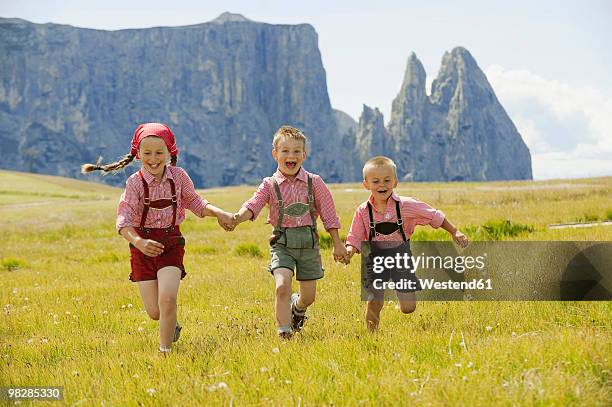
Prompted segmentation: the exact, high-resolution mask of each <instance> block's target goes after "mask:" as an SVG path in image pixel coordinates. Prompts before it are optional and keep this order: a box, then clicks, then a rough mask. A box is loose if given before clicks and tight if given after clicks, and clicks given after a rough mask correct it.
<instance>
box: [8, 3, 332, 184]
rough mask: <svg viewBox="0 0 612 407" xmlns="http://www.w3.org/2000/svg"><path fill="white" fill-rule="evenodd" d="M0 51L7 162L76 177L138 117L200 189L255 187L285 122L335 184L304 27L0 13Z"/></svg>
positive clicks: (115, 153) (122, 141)
mask: <svg viewBox="0 0 612 407" xmlns="http://www.w3.org/2000/svg"><path fill="white" fill-rule="evenodd" d="M0 54H1V55H2V58H0V78H1V81H0V129H2V135H1V136H0V137H2V138H0V145H1V146H2V150H3V153H4V154H5V158H8V159H7V160H3V163H2V164H0V166H4V167H5V168H7V167H8V168H13V169H18V170H25V171H35V172H41V173H49V174H59V175H64V176H71V177H77V176H79V174H78V172H79V169H78V168H79V164H80V163H81V162H84V161H90V160H95V159H96V158H97V157H98V155H102V156H103V157H104V158H105V160H114V159H116V158H117V157H119V156H121V155H123V154H126V153H127V152H128V150H129V143H130V139H131V135H132V132H133V131H134V129H135V128H136V126H137V125H138V123H141V122H148V121H160V122H163V123H167V124H168V125H169V126H170V127H171V128H172V130H173V131H174V133H175V135H176V136H177V139H178V142H179V146H180V155H179V164H180V165H182V166H184V167H186V168H187V170H188V171H189V173H190V175H192V176H193V178H194V182H195V183H196V184H197V185H198V186H211V185H228V184H238V183H249V182H250V183H252V182H256V181H257V180H260V179H261V178H262V177H263V176H264V175H267V174H270V172H271V171H272V170H273V169H274V161H273V160H272V157H271V154H270V150H271V140H272V134H273V133H274V131H275V130H276V129H277V128H278V127H279V126H281V125H283V124H288V123H290V124H293V125H295V126H297V127H299V128H301V129H302V130H303V131H304V132H305V134H306V135H307V136H309V138H310V140H311V141H312V143H311V150H312V153H311V155H310V159H309V161H308V168H311V169H313V170H316V171H319V172H320V173H321V174H322V175H323V176H325V177H326V179H328V180H329V181H330V182H333V181H336V182H337V181H341V180H343V172H342V166H341V162H340V161H339V160H336V157H335V152H336V151H338V146H339V144H340V139H339V137H337V135H338V130H337V127H336V121H335V116H334V112H333V110H332V108H331V105H330V102H329V97H328V94H327V84H326V78H325V71H324V69H323V64H322V62H321V54H320V52H319V48H318V38H317V33H316V32H315V30H314V28H313V27H312V26H310V25H308V24H301V25H271V24H263V23H257V22H253V21H250V20H248V19H246V18H244V17H242V16H240V15H233V14H229V13H226V14H223V15H221V16H220V17H219V18H218V19H216V20H214V21H212V22H210V23H206V24H199V25H194V26H188V27H156V28H149V29H137V30H119V31H100V30H91V29H82V28H75V27H70V26H65V25H57V24H33V23H29V22H26V21H23V20H17V19H1V20H0ZM129 172H130V171H128V173H129ZM105 179H106V180H107V182H112V183H116V184H120V183H122V182H123V179H124V176H119V177H105Z"/></svg>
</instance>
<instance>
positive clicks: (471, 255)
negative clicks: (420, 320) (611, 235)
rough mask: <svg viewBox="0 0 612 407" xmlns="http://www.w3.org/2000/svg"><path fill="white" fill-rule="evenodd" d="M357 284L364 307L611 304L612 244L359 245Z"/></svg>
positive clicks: (390, 243) (448, 243) (410, 243)
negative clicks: (385, 303)
mask: <svg viewBox="0 0 612 407" xmlns="http://www.w3.org/2000/svg"><path fill="white" fill-rule="evenodd" d="M413 253H418V254H417V255H413ZM361 277H362V285H361V288H362V290H361V293H362V299H363V300H367V299H369V298H370V299H371V298H380V297H381V295H384V297H385V299H386V300H393V299H395V295H394V294H393V293H394V292H398V293H401V292H416V295H417V299H418V300H432V301H463V300H473V301H478V300H487V301H490V300H508V301H517V300H518V301H533V300H542V301H551V300H553V301H554V300H567V301H580V300H586V301H610V300H612V242H584V241H581V242H550V241H549V242H516V241H513V242H472V243H470V245H469V246H468V247H467V248H465V249H462V248H460V247H458V246H456V245H455V244H454V243H452V242H406V243H401V242H363V243H362V254H361ZM391 294H393V295H391Z"/></svg>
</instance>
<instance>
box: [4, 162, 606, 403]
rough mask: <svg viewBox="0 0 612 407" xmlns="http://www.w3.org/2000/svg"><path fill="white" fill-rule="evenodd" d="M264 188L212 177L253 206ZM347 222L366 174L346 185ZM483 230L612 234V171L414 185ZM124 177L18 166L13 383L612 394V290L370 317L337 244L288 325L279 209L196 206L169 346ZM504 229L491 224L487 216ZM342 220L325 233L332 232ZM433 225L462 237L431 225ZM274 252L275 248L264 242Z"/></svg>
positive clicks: (176, 393)
mask: <svg viewBox="0 0 612 407" xmlns="http://www.w3.org/2000/svg"><path fill="white" fill-rule="evenodd" d="M254 189H255V187H253V186H241V187H231V188H216V189H211V190H204V191H201V193H202V195H203V196H205V197H206V198H207V199H208V200H210V201H211V202H212V203H214V204H215V205H217V206H220V207H222V208H225V209H227V210H232V211H233V210H236V209H238V208H239V206H240V204H241V203H242V202H243V201H244V200H246V199H248V198H249V197H250V195H251V194H252V192H253V191H254ZM331 189H332V193H333V195H334V198H335V201H336V205H337V209H338V213H339V215H340V218H341V221H342V224H343V229H342V231H341V234H342V235H345V234H346V233H347V231H348V226H349V225H350V222H351V219H352V216H353V211H354V209H355V207H356V206H357V205H358V204H359V203H361V202H363V201H364V200H365V199H366V198H367V191H365V190H363V188H362V187H361V186H360V185H359V184H342V185H331ZM398 192H399V193H400V194H402V195H409V196H413V197H415V198H418V199H421V200H424V201H426V202H429V203H430V204H431V205H432V206H434V207H437V208H439V209H441V210H443V211H444V212H445V213H446V215H447V216H448V218H449V219H450V220H451V221H453V222H454V223H455V224H456V225H457V226H459V227H460V228H461V229H462V230H464V231H466V233H467V234H468V235H469V236H470V237H471V238H472V239H476V240H533V241H536V240H570V241H571V240H601V241H610V240H612V227H609V226H607V227H606V226H595V227H593V228H589V229H556V230H549V229H548V228H547V225H548V224H550V223H559V222H573V221H575V220H576V219H583V218H585V215H586V214H588V215H589V216H591V217H592V216H594V215H597V216H598V218H599V219H604V218H606V217H608V218H610V213H611V212H612V209H611V207H612V204H611V200H610V198H611V197H612V178H595V179H588V180H572V181H567V180H564V181H547V182H496V183H453V184H436V183H430V184H401V185H400V187H399V188H398ZM120 193H121V190H119V189H115V188H110V187H106V186H101V185H98V184H91V183H84V182H81V181H75V180H68V179H63V178H55V177H48V176H35V175H32V174H20V173H14V172H4V171H0V215H1V216H2V219H3V222H2V225H1V226H0V228H1V229H0V231H1V232H2V233H1V235H2V238H3V241H2V245H1V246H0V279H1V281H2V283H1V284H2V289H1V290H0V306H1V307H2V309H1V310H0V311H1V317H0V318H1V319H0V321H1V323H0V385H39V386H46V385H57V386H64V395H65V399H66V402H67V404H68V405H100V404H103V405H121V406H123V405H126V406H132V405H134V406H136V405H178V406H183V405H196V404H202V405H228V404H233V405H372V404H377V405H398V404H400V405H405V404H409V403H410V404H412V403H414V404H419V405H504V406H505V405H535V406H540V405H590V406H591V405H595V406H596V405H602V406H604V405H609V403H610V400H612V376H611V371H612V363H611V358H612V356H611V355H612V330H611V327H612V306H611V303H610V302H475V303H472V302H421V303H419V305H418V306H417V310H416V311H415V313H413V314H411V315H403V314H401V312H400V311H399V310H398V309H397V307H396V304H395V303H388V304H386V306H385V309H384V310H383V313H382V322H381V331H380V332H379V333H378V334H374V335H372V334H368V333H367V332H366V331H365V328H364V324H363V303H362V302H361V301H360V299H359V297H360V291H359V285H360V276H359V261H358V258H354V260H353V262H352V263H351V265H349V266H343V265H339V264H336V263H334V262H333V261H332V254H331V249H330V248H329V246H330V245H329V242H327V243H325V244H324V245H323V247H324V248H323V250H322V257H323V264H324V268H325V271H326V276H325V278H324V279H323V280H321V281H320V282H319V283H318V297H317V301H316V303H315V304H314V306H313V307H312V308H311V309H310V310H309V317H310V319H309V320H308V322H307V324H306V326H305V328H304V329H303V331H302V333H300V334H299V335H297V336H296V337H295V339H294V340H292V341H289V342H280V341H279V340H278V339H277V337H276V332H275V326H274V316H273V304H274V298H273V281H272V279H271V277H270V276H269V274H267V272H266V265H267V262H268V256H267V253H268V241H267V238H268V236H269V235H270V231H271V226H269V225H266V224H265V216H264V215H265V214H262V216H261V217H260V218H258V219H257V220H256V221H254V222H245V223H243V224H241V225H240V226H239V227H238V229H237V231H235V232H233V233H228V232H225V231H223V230H222V229H221V228H220V227H219V226H218V225H217V223H216V221H215V220H214V219H203V220H202V219H199V218H196V217H195V216H193V215H189V216H188V218H187V220H186V221H185V222H184V224H183V225H182V231H183V233H184V235H185V236H186V239H187V254H186V258H185V265H186V269H187V272H188V276H187V277H186V278H185V280H183V282H182V284H181V289H180V292H179V309H178V313H179V319H180V321H181V323H182V324H183V326H184V330H183V334H182V337H181V340H180V341H179V342H178V344H177V345H176V347H175V351H174V353H173V354H171V355H170V356H169V357H168V358H165V359H163V358H160V357H159V356H158V355H157V354H156V345H157V323H156V322H154V321H151V320H149V319H148V318H147V315H146V314H145V312H144V310H143V306H142V303H141V301H140V298H139V295H138V289H137V287H136V286H135V285H134V284H132V283H130V282H129V280H128V275H129V252H128V249H127V243H126V242H125V241H124V240H123V239H122V238H120V237H119V236H118V235H117V233H116V231H115V229H114V222H115V213H116V203H117V199H118V197H119V194H120ZM487 228H488V229H487ZM321 235H322V236H325V233H324V232H322V233H321ZM414 238H415V239H416V240H448V236H447V235H446V233H444V232H440V231H435V230H433V229H431V228H419V229H417V232H416V234H415V235H414ZM258 254H259V255H258Z"/></svg>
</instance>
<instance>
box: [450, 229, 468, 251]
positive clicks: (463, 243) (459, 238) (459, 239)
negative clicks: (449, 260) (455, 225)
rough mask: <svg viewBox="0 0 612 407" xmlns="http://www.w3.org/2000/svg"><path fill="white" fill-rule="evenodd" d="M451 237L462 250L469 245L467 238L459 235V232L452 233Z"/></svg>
mask: <svg viewBox="0 0 612 407" xmlns="http://www.w3.org/2000/svg"><path fill="white" fill-rule="evenodd" d="M452 236H453V240H454V241H455V243H457V244H458V245H459V246H461V247H463V248H466V247H467V245H468V244H469V242H468V238H467V236H466V235H464V234H463V233H461V231H459V230H457V231H456V232H455V233H453V234H452Z"/></svg>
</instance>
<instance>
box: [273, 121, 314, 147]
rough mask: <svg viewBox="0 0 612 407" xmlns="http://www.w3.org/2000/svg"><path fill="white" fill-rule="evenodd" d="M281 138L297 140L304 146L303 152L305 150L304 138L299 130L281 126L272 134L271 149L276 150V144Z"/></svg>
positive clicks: (305, 140)
mask: <svg viewBox="0 0 612 407" xmlns="http://www.w3.org/2000/svg"><path fill="white" fill-rule="evenodd" d="M282 138H288V139H291V140H299V141H301V142H302V143H303V144H304V150H306V142H307V139H306V136H305V135H304V133H302V132H301V131H300V130H299V129H296V128H295V127H292V126H287V125H285V126H281V127H280V128H279V129H278V130H276V133H274V139H273V140H272V147H274V149H275V150H276V147H278V143H279V142H280V140H281V139H282Z"/></svg>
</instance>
